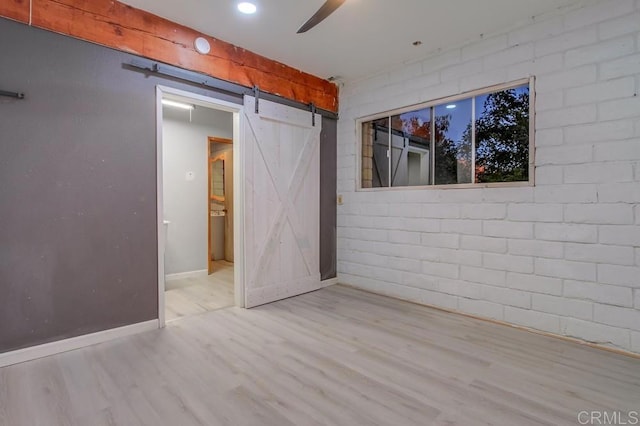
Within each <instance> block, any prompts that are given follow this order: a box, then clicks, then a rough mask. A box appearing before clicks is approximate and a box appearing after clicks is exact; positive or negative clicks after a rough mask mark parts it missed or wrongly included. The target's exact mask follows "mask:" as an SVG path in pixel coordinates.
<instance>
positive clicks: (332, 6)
mask: <svg viewBox="0 0 640 426" xmlns="http://www.w3.org/2000/svg"><path fill="white" fill-rule="evenodd" d="M344 2H345V0H327V1H326V2H324V4H323V5H322V6H321V7H320V9H318V11H317V12H316V13H315V14H314V15H313V16H312V17H311V18H309V20H308V21H307V22H305V23H304V24H303V25H302V26H301V27H300V29H299V30H298V34H302V33H306V32H307V31H309V30H310V29H311V28H313V27H315V26H316V25H318V24H319V23H320V22H322V21H324V20H325V19H326V18H327V17H328V16H329V15H331V14H332V13H333V12H335V10H336V9H337V8H339V7H340V6H342V3H344Z"/></svg>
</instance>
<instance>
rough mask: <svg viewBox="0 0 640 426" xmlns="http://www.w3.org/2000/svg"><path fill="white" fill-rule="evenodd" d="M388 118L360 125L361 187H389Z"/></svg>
mask: <svg viewBox="0 0 640 426" xmlns="http://www.w3.org/2000/svg"><path fill="white" fill-rule="evenodd" d="M388 149H389V118H388V117H387V118H381V119H379V120H373V121H368V122H366V123H362V187H363V188H380V187H387V186H389V157H387V151H388Z"/></svg>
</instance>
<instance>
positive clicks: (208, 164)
mask: <svg viewBox="0 0 640 426" xmlns="http://www.w3.org/2000/svg"><path fill="white" fill-rule="evenodd" d="M240 108H241V107H240V106H239V105H234V104H230V103H227V102H224V101H219V100H216V99H212V98H206V97H202V96H200V95H196V94H191V93H188V92H182V91H178V90H175V89H169V88H160V87H159V88H158V221H159V223H158V225H159V226H158V228H159V233H158V241H159V249H158V291H159V297H158V300H159V318H160V324H161V326H163V325H164V323H165V322H169V321H174V320H177V319H180V318H184V317H188V316H192V315H197V314H202V313H205V312H208V311H213V310H217V309H222V308H226V307H230V306H242V304H241V303H239V302H241V301H242V294H238V293H242V282H238V280H237V279H236V278H237V276H240V277H241V274H237V273H236V269H237V267H238V266H239V267H240V268H241V267H242V259H240V260H241V262H240V265H236V262H235V261H236V258H237V257H238V255H237V254H238V253H241V251H237V249H238V247H236V244H235V243H234V242H235V240H237V238H236V235H235V233H236V232H235V231H236V229H235V222H236V221H235V220H234V219H235V217H234V216H236V214H237V213H238V209H237V208H234V189H235V185H234V182H235V181H236V180H237V177H236V175H237V173H234V169H236V168H237V167H234V166H235V165H234V161H236V162H237V158H236V157H238V156H237V155H236V156H234V150H237V149H238V148H239V147H238V146H236V145H237V144H236V143H237V141H238V130H239V110H240ZM234 159H235V160H234Z"/></svg>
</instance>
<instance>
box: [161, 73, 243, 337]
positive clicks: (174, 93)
mask: <svg viewBox="0 0 640 426" xmlns="http://www.w3.org/2000/svg"><path fill="white" fill-rule="evenodd" d="M164 97H170V98H172V99H177V100H183V101H186V102H188V103H191V104H194V105H196V106H198V105H199V106H202V107H206V108H211V109H216V110H219V111H226V112H231V113H232V114H233V189H234V195H235V196H234V200H233V209H234V212H233V214H234V221H233V233H234V248H233V254H234V268H233V271H234V272H233V281H234V299H235V306H238V307H241V308H243V307H244V306H245V304H244V290H245V279H244V277H245V273H244V269H245V265H244V220H243V218H244V185H243V184H242V183H243V182H244V170H243V169H242V167H241V165H242V164H243V163H244V161H243V160H244V147H243V145H242V142H241V141H242V140H243V138H242V134H241V132H242V131H243V126H242V125H241V124H242V120H243V106H242V105H241V104H235V103H232V102H228V101H224V100H221V99H216V98H212V97H209V96H203V95H200V94H197V93H193V92H188V91H185V90H180V89H175V88H172V87H167V86H162V85H157V86H156V184H157V185H156V188H157V189H156V208H157V213H156V214H157V241H158V253H157V255H158V327H159V328H163V327H164V326H165V297H164V296H165V294H164V291H165V264H164V252H165V247H166V241H165V231H164V228H165V225H164V196H163V190H164V183H163V180H164V176H163V165H162V161H163V158H162V148H163V145H162V120H163V114H162V99H163V98H164ZM207 160H208V156H207ZM208 219H209V218H208Z"/></svg>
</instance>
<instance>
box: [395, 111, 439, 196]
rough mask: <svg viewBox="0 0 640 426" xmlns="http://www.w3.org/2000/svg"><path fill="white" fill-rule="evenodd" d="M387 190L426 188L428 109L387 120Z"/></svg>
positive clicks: (428, 150)
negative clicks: (389, 160)
mask: <svg viewBox="0 0 640 426" xmlns="http://www.w3.org/2000/svg"><path fill="white" fill-rule="evenodd" d="M391 127H392V129H393V131H392V136H391V186H419V185H429V184H430V183H431V182H430V175H431V173H430V170H431V156H430V155H429V154H430V149H431V108H425V109H422V110H419V111H411V112H407V113H404V114H400V115H395V116H393V117H391Z"/></svg>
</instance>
